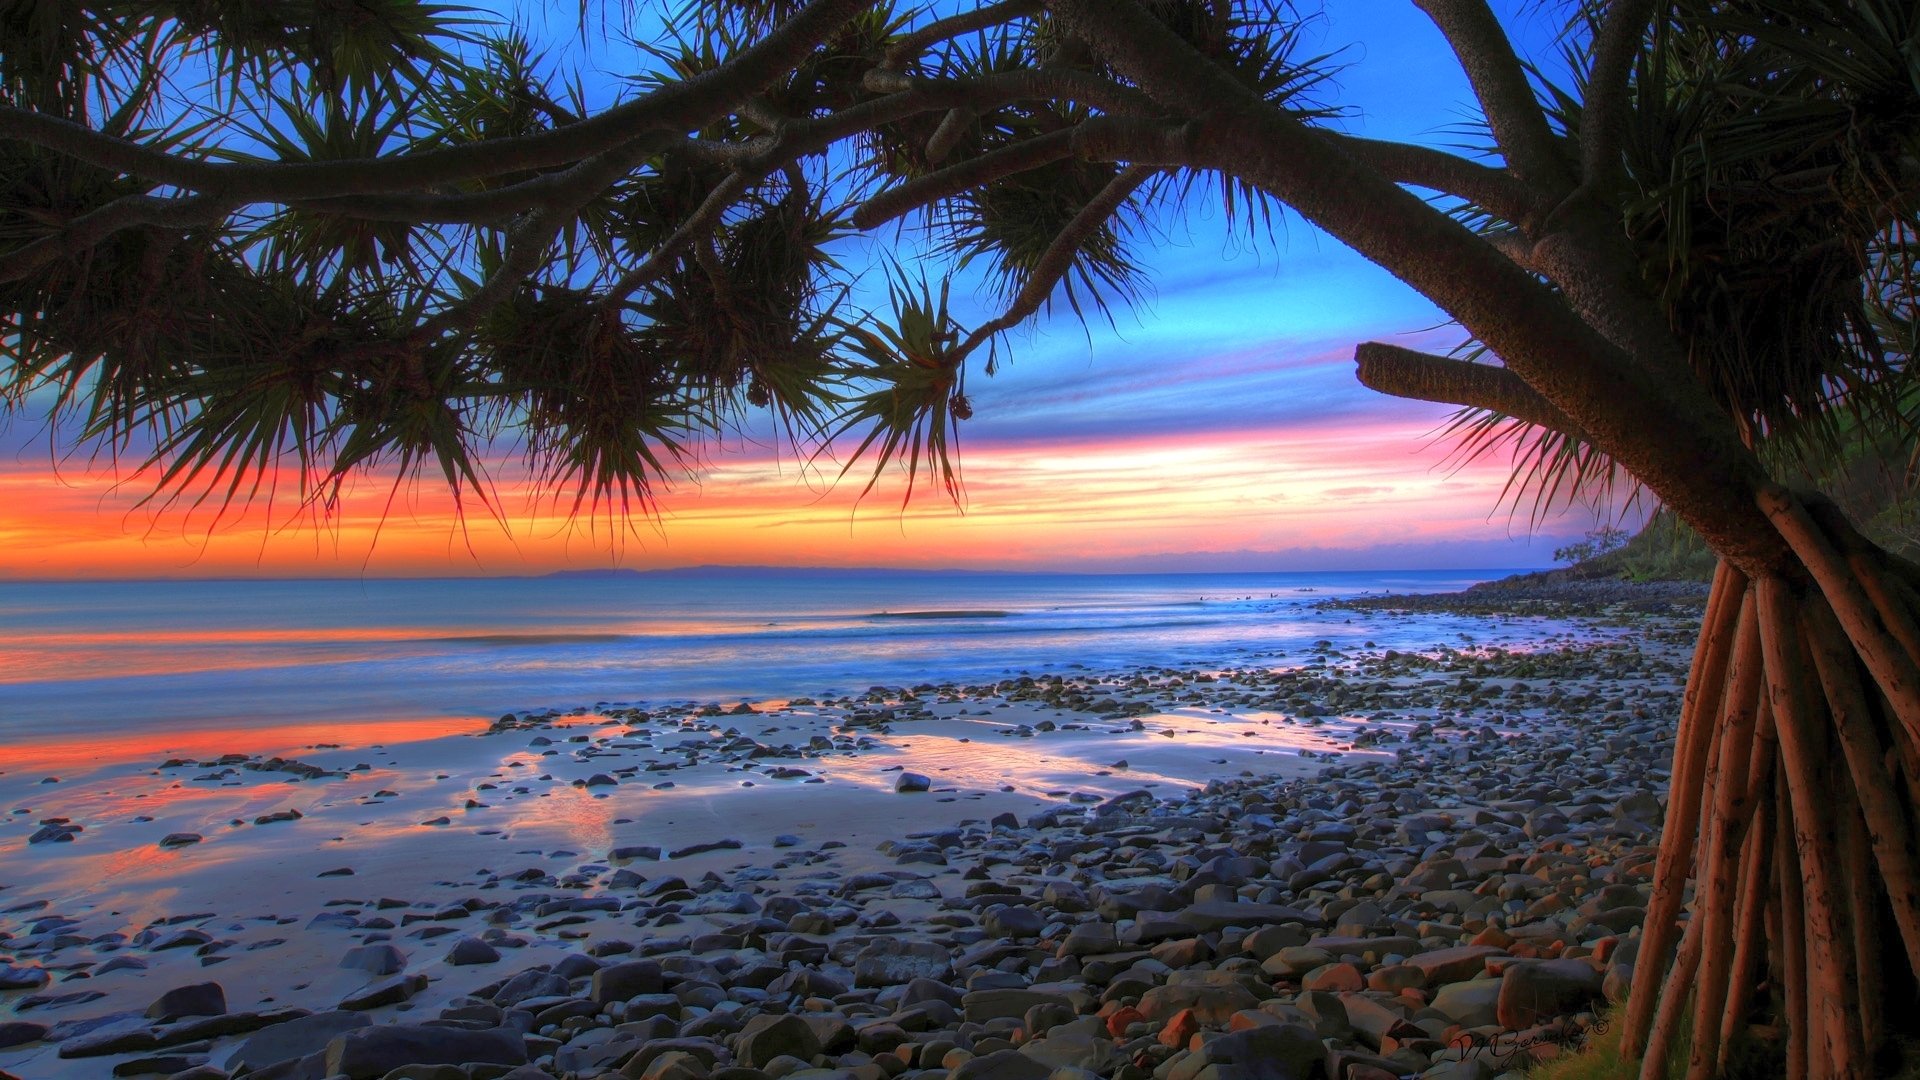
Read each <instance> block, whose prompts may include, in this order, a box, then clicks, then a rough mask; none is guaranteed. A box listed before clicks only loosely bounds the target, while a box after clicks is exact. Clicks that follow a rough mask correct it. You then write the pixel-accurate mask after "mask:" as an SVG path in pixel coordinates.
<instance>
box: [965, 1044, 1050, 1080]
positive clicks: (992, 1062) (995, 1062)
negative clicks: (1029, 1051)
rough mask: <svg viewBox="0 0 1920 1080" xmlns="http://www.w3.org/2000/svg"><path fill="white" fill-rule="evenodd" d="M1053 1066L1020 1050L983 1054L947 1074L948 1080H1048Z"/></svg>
mask: <svg viewBox="0 0 1920 1080" xmlns="http://www.w3.org/2000/svg"><path fill="white" fill-rule="evenodd" d="M1052 1075H1053V1066H1051V1065H1048V1064H1046V1063H1045V1062H1042V1061H1037V1060H1035V1059H1033V1058H1030V1057H1028V1056H1027V1055H1025V1054H1023V1053H1021V1052H1020V1051H1018V1050H996V1051H995V1052H993V1053H991V1054H982V1055H980V1056H979V1057H976V1058H972V1059H970V1060H968V1061H967V1062H965V1063H964V1064H962V1065H961V1066H960V1067H959V1068H957V1069H955V1070H953V1071H952V1072H950V1073H948V1074H947V1080H1047V1078H1048V1077H1049V1076H1052Z"/></svg>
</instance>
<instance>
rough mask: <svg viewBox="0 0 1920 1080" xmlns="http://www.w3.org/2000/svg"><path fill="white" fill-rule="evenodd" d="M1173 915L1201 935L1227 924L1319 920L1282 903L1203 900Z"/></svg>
mask: <svg viewBox="0 0 1920 1080" xmlns="http://www.w3.org/2000/svg"><path fill="white" fill-rule="evenodd" d="M1174 918H1176V919H1178V920H1180V921H1181V922H1183V923H1185V924H1186V925H1188V926H1190V927H1192V928H1193V929H1194V930H1196V931H1199V932H1200V933H1202V934H1207V933H1214V932H1217V931H1220V930H1225V929H1226V928H1227V927H1229V926H1245V927H1249V928H1251V927H1256V926H1269V925H1272V924H1274V923H1306V924H1308V925H1310V926H1311V925H1318V924H1319V922H1320V920H1318V919H1315V918H1313V917H1312V916H1310V915H1308V914H1307V913H1306V912H1304V911H1300V910H1299V909H1297V908H1290V907H1287V906H1285V905H1283V904H1248V903H1233V902H1231V901H1222V900H1206V901H1202V902H1201V903H1198V904H1189V905H1188V906H1187V907H1186V908H1184V909H1182V910H1181V911H1180V912H1179V913H1178V914H1176V915H1175V916H1174Z"/></svg>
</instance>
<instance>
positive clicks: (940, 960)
mask: <svg viewBox="0 0 1920 1080" xmlns="http://www.w3.org/2000/svg"><path fill="white" fill-rule="evenodd" d="M951 974H953V958H952V956H950V955H949V954H948V952H947V950H946V948H945V947H944V946H941V945H936V944H934V943H933V942H931V941H915V940H913V939H911V938H893V939H889V940H887V941H879V942H875V943H874V944H872V945H869V946H867V947H866V948H864V949H861V950H860V952H859V954H858V955H857V956H856V957H855V958H854V962H853V985H854V986H856V987H870V986H898V985H901V984H903V983H910V982H912V981H913V980H915V979H945V978H947V977H948V976H949V975H951Z"/></svg>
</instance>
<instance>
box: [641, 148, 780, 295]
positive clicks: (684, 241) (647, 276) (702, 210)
mask: <svg viewBox="0 0 1920 1080" xmlns="http://www.w3.org/2000/svg"><path fill="white" fill-rule="evenodd" d="M756 179H758V178H757V177H754V176H749V175H747V174H745V173H734V174H733V175H731V176H729V177H727V178H726V179H725V180H722V181H721V182H720V183H718V184H715V185H714V188H713V190H712V191H710V192H708V193H707V197H706V198H705V199H702V200H701V201H700V205H699V206H698V207H696V208H695V209H694V211H693V213H691V214H688V215H687V219H686V220H685V221H683V222H681V223H680V226H679V227H678V228H676V229H674V230H673V232H672V233H671V234H669V235H668V237H667V238H666V239H665V240H662V241H660V244H659V246H658V247H656V248H654V249H653V251H652V252H650V253H649V254H648V255H647V258H646V261H644V262H642V263H641V264H640V265H639V266H636V267H634V268H633V269H631V270H629V271H627V272H626V273H624V274H622V275H620V279H619V280H618V281H616V282H614V283H613V287H612V288H610V289H608V290H607V295H608V296H609V297H611V298H613V299H625V298H626V297H628V296H631V295H633V294H634V292H636V291H637V290H639V289H641V288H643V287H644V286H646V285H647V283H649V282H651V281H654V280H655V279H657V278H658V277H659V276H660V275H661V274H664V273H666V272H667V270H668V269H670V268H671V267H672V266H673V264H674V263H675V262H677V261H678V260H679V258H680V256H682V255H684V254H686V252H687V250H688V249H689V248H691V247H692V246H693V244H694V242H695V241H697V240H702V239H705V238H706V237H708V236H711V235H712V234H713V230H714V227H715V226H717V225H719V224H720V218H721V216H722V215H724V214H725V213H726V212H727V208H728V207H730V206H732V205H733V204H734V201H735V200H737V199H739V198H740V197H741V196H742V195H745V194H746V193H747V190H748V189H749V188H751V187H753V185H754V182H755V180H756Z"/></svg>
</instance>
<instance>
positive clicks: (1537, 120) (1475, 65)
mask: <svg viewBox="0 0 1920 1080" xmlns="http://www.w3.org/2000/svg"><path fill="white" fill-rule="evenodd" d="M1414 4H1415V6H1417V7H1419V8H1420V10H1422V11H1424V12H1426V13H1427V17H1428V18H1429V19H1432V20H1433V24H1434V25H1435V26H1437V27H1439V28H1440V33H1441V34H1442V35H1444V36H1445V37H1446V39H1447V44H1448V45H1450V46H1452V47H1453V53H1454V55H1455V56H1456V57H1458V58H1459V60H1460V66H1461V68H1462V69H1464V70H1465V71H1466V73H1467V80H1468V81H1469V82H1471V83H1472V84H1473V93H1474V96H1475V97H1476V98H1478V99H1479V101H1480V110H1481V111H1482V112H1484V113H1486V116H1487V125H1488V126H1489V127H1491V128H1492V129H1493V137H1494V141H1495V142H1497V143H1499V145H1500V152H1501V154H1502V155H1504V156H1505V157H1506V159H1507V162H1508V163H1509V164H1510V165H1511V166H1512V168H1513V171H1514V174H1515V175H1517V176H1519V177H1520V178H1521V179H1522V180H1524V181H1526V182H1527V183H1528V184H1531V185H1534V186H1536V187H1538V188H1542V189H1544V192H1545V193H1547V194H1549V195H1550V197H1552V198H1553V199H1554V200H1555V201H1558V200H1559V199H1560V198H1563V197H1564V196H1565V194H1566V192H1567V191H1568V190H1569V189H1571V188H1572V187H1573V182H1572V178H1571V177H1569V176H1568V175H1567V169H1566V166H1565V165H1564V163H1562V161H1561V160H1560V154H1559V151H1558V149H1557V147H1556V145H1555V139H1554V135H1553V132H1552V130H1551V129H1549V128H1548V127H1547V117H1546V113H1544V112H1542V111H1541V109H1540V103H1539V101H1537V100H1536V99H1535V98H1534V96H1533V87H1532V86H1530V85H1529V84H1528V83H1527V73H1526V69H1525V68H1523V67H1522V66H1521V65H1520V58H1519V57H1518V56H1515V55H1514V52H1513V42H1512V41H1510V40H1508V38H1507V32H1506V31H1505V30H1504V29H1502V28H1501V26H1500V20H1499V19H1498V18H1496V17H1495V16H1494V14H1493V10H1492V9H1491V8H1489V7H1488V6H1487V0H1414Z"/></svg>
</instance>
